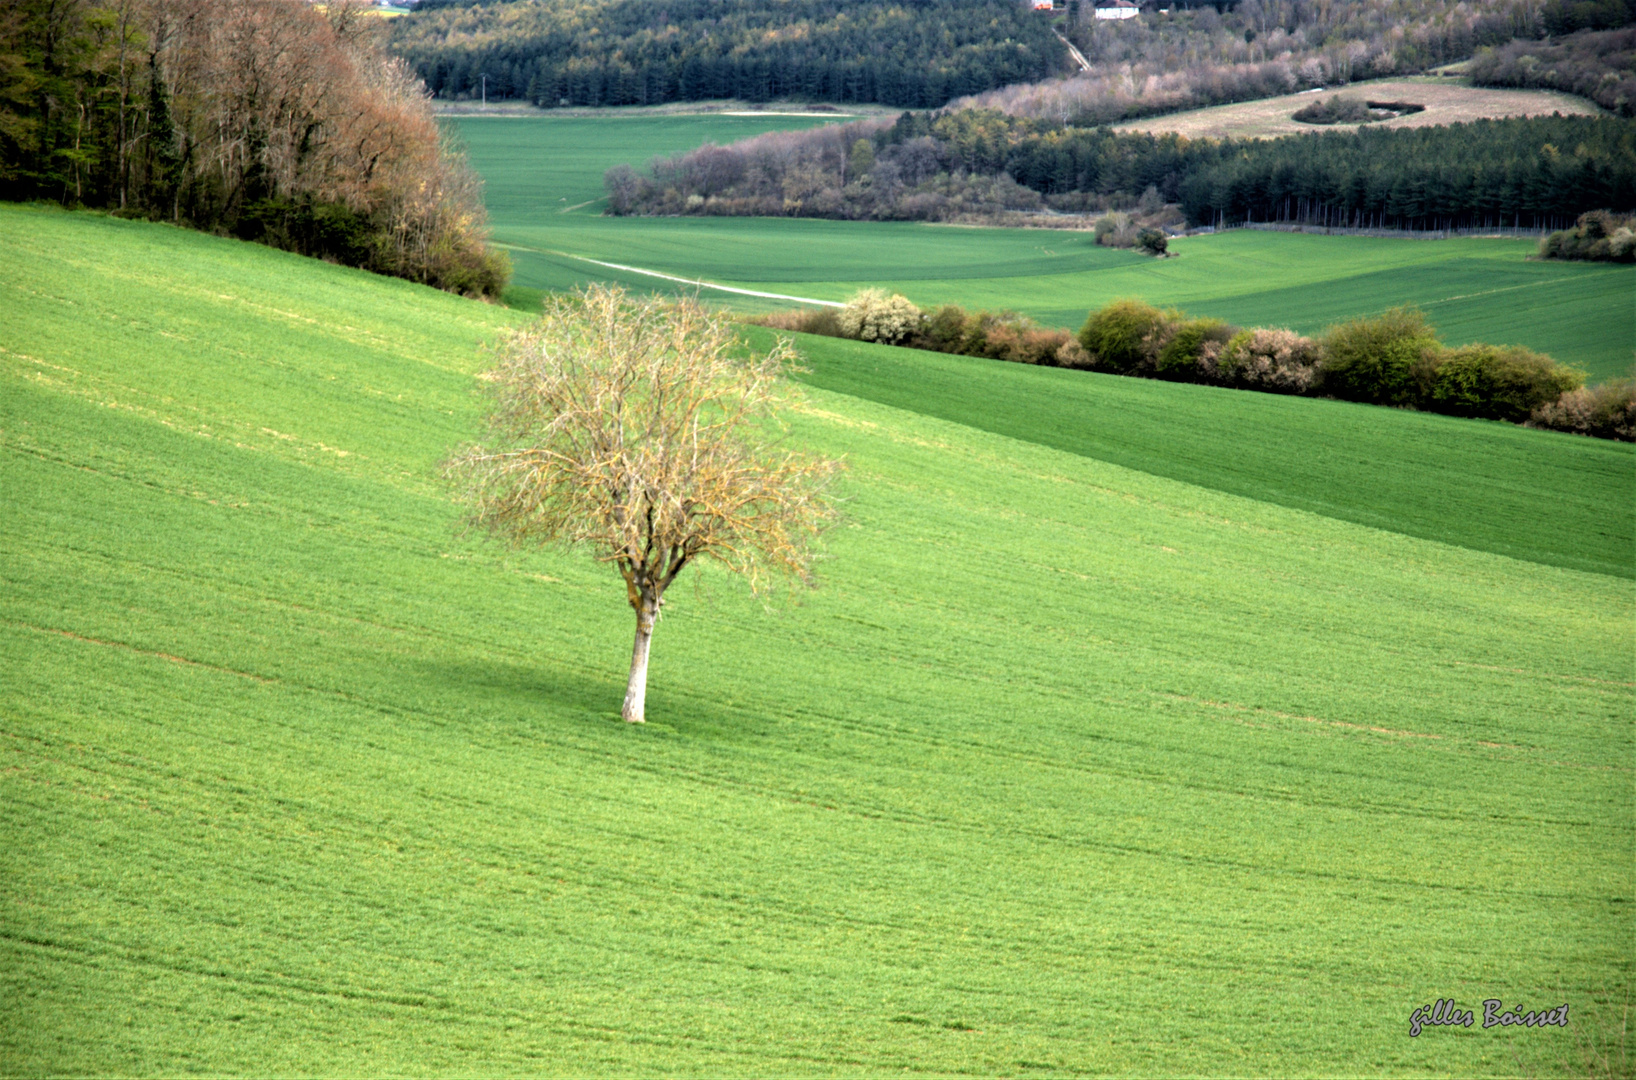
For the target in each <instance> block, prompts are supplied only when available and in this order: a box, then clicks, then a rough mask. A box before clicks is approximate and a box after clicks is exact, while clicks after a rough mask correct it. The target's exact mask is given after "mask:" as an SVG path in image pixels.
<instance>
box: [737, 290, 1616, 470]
mask: <svg viewBox="0 0 1636 1080" xmlns="http://www.w3.org/2000/svg"><path fill="white" fill-rule="evenodd" d="M758 321H759V322H760V323H761V324H762V325H764V326H772V327H775V328H777V329H782V330H796V331H800V332H803V333H810V334H826V335H829V336H831V337H845V338H853V339H855V340H859V341H874V342H879V343H881V344H886V345H905V346H908V347H911V348H919V349H930V350H933V351H935V352H945V353H955V354H959V355H963V356H983V357H988V358H990V359H995V360H1007V361H1011V362H1013V363H1023V364H1038V365H1045V366H1053V367H1067V368H1079V369H1084V370H1090V371H1102V372H1108V373H1110V374H1115V375H1129V376H1135V377H1138V378H1150V379H1166V380H1171V381H1174V382H1192V383H1204V384H1209V385H1214V386H1226V387H1234V388H1237V389H1243V390H1259V391H1263V392H1267V393H1276V394H1305V395H1311V396H1321V397H1333V398H1341V399H1343V400H1347V401H1358V402H1365V403H1369V404H1375V405H1388V406H1395V407H1399V408H1411V409H1421V410H1426V411H1430V412H1440V413H1446V414H1448V415H1451V416H1467V417H1476V418H1480V419H1487V420H1505V421H1509V422H1511V423H1514V424H1527V425H1528V426H1531V427H1543V428H1552V429H1555V430H1558V431H1570V432H1575V433H1577V434H1581V435H1591V436H1595V437H1598V438H1605V439H1619V440H1622V441H1625V442H1631V441H1636V382H1632V381H1631V380H1618V381H1615V382H1612V383H1608V384H1605V385H1603V386H1599V387H1595V388H1593V389H1588V390H1587V389H1585V388H1584V381H1585V376H1584V374H1583V373H1581V372H1579V371H1576V370H1574V369H1573V368H1568V367H1564V366H1563V365H1561V364H1558V363H1557V362H1556V361H1554V360H1552V359H1551V358H1550V357H1549V356H1546V355H1544V354H1542V353H1536V352H1533V351H1531V350H1529V349H1525V348H1522V347H1521V346H1515V345H1512V346H1502V345H1484V344H1473V345H1461V346H1457V347H1452V348H1451V347H1448V346H1445V345H1443V344H1442V343H1441V342H1439V341H1438V340H1437V335H1436V331H1435V330H1434V328H1433V327H1432V326H1431V325H1430V324H1429V323H1428V322H1427V321H1426V317H1425V316H1424V315H1423V314H1422V313H1421V312H1420V311H1418V310H1416V309H1414V308H1394V309H1392V310H1391V311H1388V312H1386V313H1385V314H1384V315H1380V316H1378V317H1374V318H1363V319H1357V320H1354V321H1352V322H1348V323H1343V324H1341V325H1338V326H1332V327H1330V328H1329V329H1328V330H1326V331H1325V332H1324V333H1323V334H1322V335H1320V336H1319V337H1316V338H1313V337H1304V336H1302V335H1300V334H1297V333H1295V332H1293V331H1291V330H1283V329H1277V328H1270V327H1252V328H1249V329H1241V328H1239V327H1236V326H1232V325H1230V324H1228V323H1226V322H1223V321H1222V320H1220V319H1194V318H1189V317H1188V316H1187V315H1186V314H1184V313H1183V312H1181V311H1179V310H1176V309H1174V308H1171V309H1160V308H1156V307H1153V306H1151V305H1149V304H1144V303H1142V302H1141V301H1139V300H1116V301H1114V302H1113V303H1111V304H1109V305H1108V306H1106V307H1104V308H1101V309H1099V310H1097V311H1093V312H1091V314H1090V316H1089V317H1088V318H1087V319H1086V320H1085V325H1084V326H1083V327H1081V328H1080V331H1079V333H1078V334H1077V335H1070V334H1069V333H1068V332H1067V331H1065V330H1057V329H1051V328H1047V327H1042V326H1039V325H1037V324H1035V323H1034V322H1032V321H1031V320H1029V319H1028V318H1026V317H1024V316H1022V315H1018V314H1017V313H1015V312H1010V311H1002V312H998V313H995V312H988V311H978V312H968V311H966V310H965V309H964V308H961V307H959V306H957V305H953V304H950V305H945V306H943V307H940V308H938V309H936V310H935V311H930V312H923V311H921V310H920V309H919V308H918V307H916V306H915V305H914V304H913V303H911V302H910V301H909V300H908V299H907V298H906V297H903V296H899V295H895V294H888V293H886V292H884V291H882V290H879V289H866V290H864V291H862V292H860V293H858V294H857V295H856V296H854V297H853V298H852V299H851V300H850V301H848V303H847V304H846V306H844V307H842V308H840V309H838V310H837V309H834V308H827V309H821V310H811V309H804V310H800V311H790V312H780V313H778V314H775V315H769V316H765V317H763V318H761V319H760V320H758Z"/></svg>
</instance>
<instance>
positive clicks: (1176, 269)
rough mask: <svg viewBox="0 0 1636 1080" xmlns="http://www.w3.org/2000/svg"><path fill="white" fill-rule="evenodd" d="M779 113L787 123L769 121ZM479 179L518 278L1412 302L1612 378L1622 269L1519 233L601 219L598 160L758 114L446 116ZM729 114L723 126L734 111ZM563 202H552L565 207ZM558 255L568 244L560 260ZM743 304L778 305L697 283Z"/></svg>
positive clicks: (971, 296)
mask: <svg viewBox="0 0 1636 1080" xmlns="http://www.w3.org/2000/svg"><path fill="white" fill-rule="evenodd" d="M783 122H784V123H789V122H791V121H783ZM451 123H452V124H454V125H456V128H457V130H458V131H459V133H460V135H461V136H462V138H464V140H465V141H466V143H467V145H468V147H469V152H470V156H471V161H472V164H473V165H474V166H475V167H476V168H477V169H478V171H479V172H480V173H481V174H482V175H483V178H484V181H485V194H484V200H485V203H486V204H487V206H488V208H489V215H490V219H491V222H492V224H493V228H494V234H495V236H496V238H497V239H499V240H500V241H502V242H503V243H506V244H508V245H513V248H512V250H511V256H512V259H513V261H514V264H515V266H516V270H517V275H516V280H517V282H518V284H520V285H524V286H529V287H533V288H550V289H566V288H570V287H572V286H573V285H575V284H576V283H580V282H584V281H588V280H605V281H618V282H621V283H623V284H625V285H627V286H629V287H630V288H632V289H638V290H642V291H649V290H654V289H670V290H673V291H688V292H690V291H692V288H693V287H692V286H687V285H670V284H666V283H664V282H662V281H656V280H655V279H654V278H652V277H650V276H647V275H642V274H634V273H625V272H621V271H619V270H614V269H609V268H607V267H598V266H595V265H592V264H588V263H587V262H585V261H584V259H585V258H588V259H596V260H601V261H602V262H605V263H618V264H621V265H624V266H631V267H639V268H641V269H643V270H651V271H657V272H659V273H663V274H671V275H674V276H677V277H681V278H686V279H690V280H698V279H702V280H704V281H710V282H715V283H717V284H720V285H727V286H731V287H735V288H741V289H749V290H753V291H760V292H773V293H782V294H787V295H795V296H805V297H813V298H816V299H819V300H828V301H840V300H845V299H847V298H848V297H849V296H851V295H852V294H853V293H855V292H856V291H857V290H858V289H860V288H864V287H866V286H881V287H885V288H890V289H893V290H896V291H899V292H902V293H904V295H906V296H908V297H909V298H910V299H911V300H913V301H915V302H916V303H917V304H920V305H922V306H936V305H938V304H961V305H963V306H965V307H968V308H988V309H990V310H1001V309H1011V310H1014V311H1020V312H1023V313H1024V314H1026V315H1030V316H1033V317H1034V318H1036V319H1038V320H1040V321H1041V322H1043V323H1045V324H1047V325H1050V326H1063V327H1068V328H1070V329H1077V328H1078V327H1079V325H1080V324H1081V323H1082V322H1084V320H1085V315H1086V313H1087V312H1088V311H1090V310H1091V309H1093V308H1098V307H1101V306H1103V305H1104V304H1107V303H1108V302H1110V301H1112V300H1114V299H1117V298H1119V297H1124V296H1136V297H1140V298H1142V299H1144V300H1146V301H1148V302H1149V303H1153V304H1159V305H1166V306H1168V305H1178V306H1180V307H1183V308H1185V309H1186V310H1187V311H1188V313H1189V314H1191V315H1194V316H1211V317H1215V318H1221V319H1226V320H1228V321H1230V322H1236V323H1239V324H1240V325H1245V326H1255V325H1271V326H1287V327H1289V328H1291V329H1293V330H1296V331H1299V332H1300V333H1304V334H1311V333H1317V332H1319V331H1321V330H1322V329H1324V327H1326V326H1328V325H1330V324H1332V323H1336V322H1342V321H1345V320H1348V319H1353V318H1357V317H1359V316H1362V315H1374V314H1379V313H1380V312H1381V311H1384V310H1385V309H1387V308H1389V307H1393V306H1395V305H1398V304H1418V305H1419V306H1421V307H1422V308H1424V309H1425V311H1426V313H1427V314H1428V315H1429V316H1430V318H1431V321H1432V322H1433V323H1435V324H1436V325H1437V327H1438V329H1439V331H1440V334H1441V336H1442V338H1443V340H1444V341H1446V342H1448V343H1449V344H1451V345H1460V344H1466V343H1469V342H1472V341H1487V342H1491V343H1495V344H1505V345H1526V346H1528V347H1529V348H1531V349H1536V350H1538V351H1541V352H1546V353H1549V354H1551V355H1552V356H1554V357H1555V358H1557V359H1558V360H1561V361H1562V362H1564V363H1567V364H1573V365H1576V366H1579V367H1582V368H1584V369H1585V370H1586V371H1587V372H1589V373H1590V375H1591V381H1593V382H1600V381H1603V380H1605V379H1609V378H1615V377H1619V376H1623V375H1628V374H1629V372H1630V367H1631V359H1632V357H1631V342H1633V341H1636V307H1633V306H1632V304H1631V303H1630V297H1631V295H1632V294H1633V293H1636V267H1631V266H1619V265H1610V264H1600V265H1597V264H1584V263H1579V264H1575V263H1562V262H1538V261H1530V260H1528V258H1527V256H1528V255H1530V254H1532V253H1533V251H1534V249H1535V244H1534V243H1533V241H1530V240H1497V239H1474V238H1459V239H1451V240H1406V239H1382V238H1370V237H1345V236H1318V235H1297V234H1289V233H1269V232H1260V231H1253V230H1234V231H1230V232H1226V233H1222V234H1218V235H1214V236H1196V237H1188V238H1185V239H1180V240H1176V241H1174V242H1173V243H1172V248H1171V250H1172V251H1173V252H1175V253H1176V254H1177V255H1179V256H1180V257H1179V258H1175V259H1164V260H1156V259H1152V258H1149V257H1147V256H1145V255H1137V254H1135V253H1132V252H1129V251H1115V250H1112V249H1109V248H1103V247H1098V246H1097V245H1096V244H1095V242H1094V240H1093V239H1092V237H1091V236H1090V234H1089V233H1086V232H1071V231H1064V230H1055V229H976V228H959V227H948V226H934V225H923V224H915V223H909V222H843V221H818V220H813V219H793V218H705V217H681V218H609V217H604V216H602V210H603V207H604V205H605V203H604V202H603V201H602V199H601V197H602V195H603V190H602V173H603V171H604V170H605V169H607V168H608V167H609V166H611V165H615V164H619V163H627V164H632V165H634V166H637V167H642V166H643V165H644V164H645V162H647V161H648V159H650V158H652V157H653V156H655V155H658V154H669V153H675V152H677V151H680V150H686V149H692V148H694V147H697V146H698V145H700V144H701V143H704V142H706V141H716V142H726V141H730V140H733V139H739V138H744V137H746V136H748V135H750V134H753V133H755V132H757V131H765V130H773V129H775V126H776V125H777V124H778V123H780V121H778V120H777V119H776V118H769V119H755V120H752V119H748V118H744V119H741V120H733V119H731V118H721V117H685V116H684V117H667V118H663V119H662V120H660V119H654V118H643V119H596V118H572V117H561V118H558V117H549V118H539V119H511V118H506V119H494V118H462V119H459V120H456V121H451ZM735 123H737V124H742V125H745V126H742V127H732V126H729V125H732V124H735ZM564 211H566V212H564ZM558 252H568V253H570V255H577V256H582V257H583V258H581V259H575V258H571V257H565V256H563V255H560V254H556V253H558ZM701 296H703V297H704V298H705V299H708V300H712V301H720V302H722V303H726V304H729V305H730V306H732V307H734V308H736V309H741V310H745V311H763V310H769V309H772V308H778V307H790V306H792V305H791V304H790V303H789V302H787V301H783V302H781V301H771V300H758V299H755V298H751V297H742V296H730V295H725V294H717V293H712V292H710V291H708V290H706V291H703V292H702V293H701Z"/></svg>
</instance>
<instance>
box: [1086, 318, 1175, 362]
mask: <svg viewBox="0 0 1636 1080" xmlns="http://www.w3.org/2000/svg"><path fill="white" fill-rule="evenodd" d="M1180 317H1181V313H1180V312H1176V311H1160V310H1159V309H1158V308H1156V307H1153V306H1152V305H1151V304H1144V303H1142V302H1141V301H1140V300H1115V301H1114V302H1113V303H1111V304H1109V305H1108V306H1107V307H1105V308H1102V309H1101V310H1099V311H1093V312H1092V313H1091V314H1090V317H1088V318H1087V319H1086V320H1085V325H1084V326H1082V327H1080V330H1079V343H1080V345H1081V346H1083V347H1084V349H1085V351H1086V352H1087V353H1089V354H1090V356H1091V361H1092V363H1093V364H1095V365H1096V367H1098V368H1100V369H1102V370H1104V371H1111V372H1114V373H1115V374H1124V373H1127V372H1132V371H1135V370H1136V369H1137V368H1139V367H1141V366H1142V365H1143V364H1151V362H1152V361H1153V359H1154V356H1155V354H1156V353H1157V352H1158V349H1157V347H1156V339H1157V337H1158V336H1159V335H1160V334H1162V333H1165V332H1166V331H1167V329H1168V328H1169V326H1170V325H1171V324H1173V323H1175V322H1176V321H1177V320H1178V319H1179V318H1180Z"/></svg>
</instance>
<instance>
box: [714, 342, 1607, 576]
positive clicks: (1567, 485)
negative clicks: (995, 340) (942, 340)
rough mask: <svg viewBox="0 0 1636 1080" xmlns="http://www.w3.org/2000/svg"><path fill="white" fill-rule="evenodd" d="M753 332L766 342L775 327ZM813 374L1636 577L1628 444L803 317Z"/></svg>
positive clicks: (858, 392)
mask: <svg viewBox="0 0 1636 1080" xmlns="http://www.w3.org/2000/svg"><path fill="white" fill-rule="evenodd" d="M746 333H747V334H748V336H749V337H750V338H751V340H753V341H755V342H756V343H758V344H759V345H761V347H763V348H765V347H767V346H768V345H770V344H771V342H772V340H773V338H774V336H775V335H774V334H773V332H772V331H770V330H766V329H763V328H761V327H751V328H749V329H748V330H747V331H746ZM791 336H793V337H795V338H797V339H798V340H799V341H800V347H801V351H802V353H803V355H804V357H805V360H804V365H805V366H806V367H807V369H808V372H807V374H806V375H804V376H803V380H804V381H805V382H807V383H808V384H809V385H812V386H818V387H822V388H824V389H826V390H833V391H836V392H839V393H844V394H850V395H853V396H856V397H861V398H866V399H868V400H870V401H876V402H880V403H881V404H884V405H891V406H894V407H896V408H900V409H908V410H911V411H914V412H919V413H923V414H925V415H928V416H936V417H939V418H941V419H944V420H952V421H954V422H956V423H959V424H964V425H967V426H969V427H974V428H979V429H981V430H984V431H990V432H993V433H995V434H998V435H1007V436H1010V437H1012V438H1016V439H1023V440H1026V441H1030V442H1036V443H1039V444H1041V445H1044V446H1050V447H1054V448H1056V449H1058V450H1066V451H1068V452H1070V453H1075V454H1081V455H1083V456H1085V457H1090V458H1096V459H1099V460H1102V461H1109V462H1113V463H1115V464H1119V465H1123V466H1125V467H1127V468H1131V469H1139V470H1141V471H1142V472H1148V473H1153V474H1155V475H1157V476H1166V477H1169V478H1171V479H1173V480H1181V481H1184V482H1186V483H1189V484H1197V485H1199V486H1201V487H1207V488H1213V489H1215V490H1217V491H1225V492H1230V493H1232V494H1234V495H1244V496H1247V497H1249V498H1252V499H1258V500H1262V501H1265V502H1272V503H1277V504H1278V505H1280V506H1288V507H1294V508H1296V509H1301V510H1311V511H1313V512H1314V513H1319V514H1324V515H1326V516H1328V517H1335V518H1340V519H1341V520H1343V521H1353V522H1357V523H1359V524H1362V525H1370V526H1373V527H1375V528H1378V529H1386V530H1389V531H1391V532H1401V533H1406V534H1408V535H1410V536H1419V537H1423V538H1425V539H1429V540H1440V541H1442V542H1444V543H1449V544H1458V545H1460V546H1462V547H1469V548H1475V549H1477V550H1479V551H1492V552H1495V553H1497V554H1501V555H1509V556H1511V557H1513V558H1518V559H1528V560H1532V561H1535V562H1542V563H1547V564H1550V565H1552V566H1567V567H1573V568H1575V569H1579V570H1590V571H1592V572H1595V573H1599V574H1613V575H1618V576H1623V577H1636V558H1633V552H1636V469H1633V468H1632V466H1633V464H1636V462H1633V456H1632V452H1631V447H1630V446H1629V445H1626V444H1620V443H1613V442H1607V441H1604V440H1601V439H1585V438H1572V439H1568V440H1566V441H1564V440H1563V439H1560V438H1556V437H1553V436H1552V435H1548V434H1546V433H1544V432H1538V431H1529V430H1527V429H1524V428H1520V427H1517V426H1515V425H1512V424H1505V423H1498V422H1487V421H1472V420H1457V419H1454V418H1452V417H1447V416H1437V415H1435V414H1432V413H1414V412H1405V411H1402V410H1395V409H1383V408H1380V407H1378V406H1374V405H1358V404H1354V403H1352V402H1346V401H1328V400H1313V401H1310V402H1308V403H1307V404H1306V405H1304V406H1299V405H1297V406H1292V404H1291V402H1290V401H1289V399H1287V398H1281V397H1277V396H1274V395H1271V394H1259V393H1253V392H1249V391H1243V390H1226V389H1219V388H1214V387H1196V386H1182V385H1180V384H1177V383H1166V382H1157V381H1154V380H1150V379H1131V378H1124V377H1121V376H1117V375H1103V374H1098V373H1094V372H1084V371H1068V370H1064V369H1062V368H1040V367H1030V366H1027V365H1018V364H1007V363H1001V362H999V361H994V360H982V359H976V358H972V357H965V356H947V355H944V354H941V353H930V352H923V351H920V350H917V349H897V348H890V347H887V346H882V345H873V344H870V343H868V342H861V341H846V340H842V339H838V338H827V337H816V336H814V335H811V334H798V335H791Z"/></svg>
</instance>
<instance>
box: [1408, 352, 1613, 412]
mask: <svg viewBox="0 0 1636 1080" xmlns="http://www.w3.org/2000/svg"><path fill="white" fill-rule="evenodd" d="M1584 383H1585V376H1584V374H1583V373H1582V372H1578V371H1573V370H1571V369H1569V368H1565V367H1563V366H1562V365H1560V364H1558V363H1557V362H1556V361H1554V360H1552V359H1551V358H1550V357H1549V356H1541V355H1540V354H1539V353H1537V352H1533V351H1531V350H1528V349H1524V348H1521V347H1520V346H1512V347H1510V348H1502V347H1500V346H1497V345H1462V346H1460V347H1459V348H1457V349H1446V350H1444V351H1443V352H1442V353H1441V354H1439V355H1438V356H1437V358H1436V367H1435V368H1434V370H1433V374H1432V377H1431V385H1430V387H1429V388H1428V390H1427V393H1426V403H1427V407H1428V408H1431V409H1435V410H1436V411H1437V412H1445V413H1451V414H1453V415H1455V416H1481V417H1484V418H1486V419H1489V420H1510V421H1512V422H1514V423H1519V424H1520V423H1521V422H1522V421H1524V420H1526V419H1528V417H1529V416H1530V414H1532V413H1533V412H1534V410H1535V409H1538V408H1539V407H1541V406H1542V405H1546V404H1549V403H1550V402H1553V401H1555V400H1556V399H1557V398H1559V397H1561V396H1562V394H1563V393H1564V392H1566V391H1568V390H1577V389H1579V388H1580V387H1581V386H1583V385H1584Z"/></svg>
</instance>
